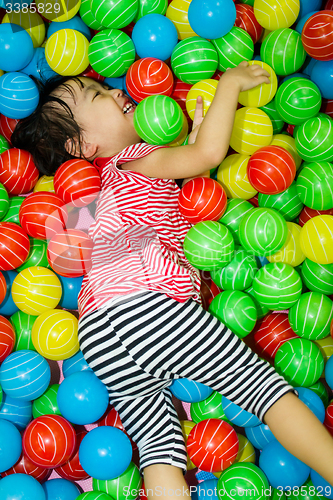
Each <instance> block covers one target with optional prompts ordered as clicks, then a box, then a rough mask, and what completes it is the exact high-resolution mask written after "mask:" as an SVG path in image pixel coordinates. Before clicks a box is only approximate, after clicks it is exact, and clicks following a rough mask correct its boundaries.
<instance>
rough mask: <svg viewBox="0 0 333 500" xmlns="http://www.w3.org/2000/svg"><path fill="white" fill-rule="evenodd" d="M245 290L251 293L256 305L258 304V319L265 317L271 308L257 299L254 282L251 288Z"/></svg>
mask: <svg viewBox="0 0 333 500" xmlns="http://www.w3.org/2000/svg"><path fill="white" fill-rule="evenodd" d="M245 292H246V293H247V294H248V295H250V297H251V299H252V300H253V303H254V305H255V306H256V311H257V317H258V319H261V318H264V317H265V316H266V315H267V314H268V313H269V312H270V310H269V309H268V307H266V306H264V305H263V304H261V303H260V302H259V301H258V300H257V299H256V297H255V295H254V291H253V283H252V285H251V286H250V288H248V289H247V290H245Z"/></svg>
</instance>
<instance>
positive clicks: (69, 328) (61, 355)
mask: <svg viewBox="0 0 333 500" xmlns="http://www.w3.org/2000/svg"><path fill="white" fill-rule="evenodd" d="M77 330H78V321H77V319H76V317H75V316H74V315H73V314H71V313H70V312H68V311H62V310H60V309H53V310H51V311H45V312H44V313H42V314H40V315H39V316H38V318H37V319H36V321H35V322H34V325H33V327H32V330H31V338H32V342H33V344H34V346H35V349H36V351H37V352H39V354H41V355H42V356H44V358H46V359H53V360H56V361H59V360H63V359H67V358H70V357H71V356H74V354H76V353H77V352H78V350H79V341H78V334H77Z"/></svg>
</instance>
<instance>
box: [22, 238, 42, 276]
mask: <svg viewBox="0 0 333 500" xmlns="http://www.w3.org/2000/svg"><path fill="white" fill-rule="evenodd" d="M29 239H30V250H29V254H28V257H27V258H26V260H25V261H24V262H23V264H22V265H21V266H19V267H17V268H16V270H17V272H19V273H20V272H21V271H23V269H26V268H27V267H32V266H42V267H50V265H49V263H48V260H47V254H46V251H47V242H46V241H45V240H37V239H36V238H29Z"/></svg>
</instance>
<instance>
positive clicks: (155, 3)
mask: <svg viewBox="0 0 333 500" xmlns="http://www.w3.org/2000/svg"><path fill="white" fill-rule="evenodd" d="M167 8H168V0H139V8H138V12H137V14H136V16H135V19H134V22H137V21H138V20H139V19H141V17H143V16H146V15H147V14H161V15H162V16H164V15H165V13H166V11H167Z"/></svg>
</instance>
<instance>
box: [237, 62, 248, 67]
mask: <svg viewBox="0 0 333 500" xmlns="http://www.w3.org/2000/svg"><path fill="white" fill-rule="evenodd" d="M248 65H249V61H242V62H240V63H239V65H238V66H241V67H244V68H247V66H248Z"/></svg>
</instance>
